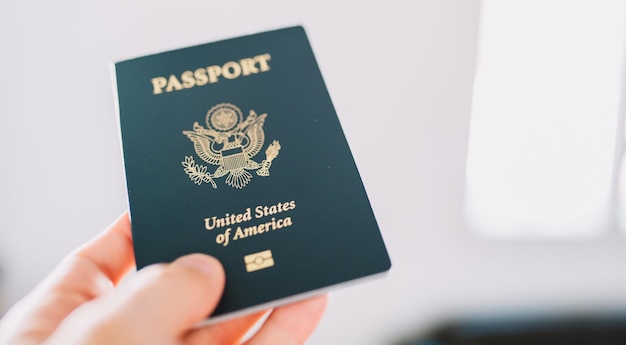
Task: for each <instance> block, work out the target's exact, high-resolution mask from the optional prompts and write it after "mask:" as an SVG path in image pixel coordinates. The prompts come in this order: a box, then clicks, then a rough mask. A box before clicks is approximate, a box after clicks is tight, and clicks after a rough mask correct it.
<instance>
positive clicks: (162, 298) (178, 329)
mask: <svg viewBox="0 0 626 345" xmlns="http://www.w3.org/2000/svg"><path fill="white" fill-rule="evenodd" d="M224 281H225V277H224V269H223V268H222V265H221V264H220V263H219V261H217V259H215V258H213V257H210V256H208V255H204V254H191V255H187V256H183V257H181V258H179V259H178V260H176V261H174V262H173V263H171V264H168V265H165V264H162V265H153V266H150V267H147V268H146V269H143V270H141V271H139V273H138V274H137V275H136V276H135V277H133V279H131V281H129V284H124V285H122V286H121V287H120V289H118V290H116V291H115V293H114V294H112V295H111V296H108V297H109V298H110V299H111V300H112V301H113V303H115V308H117V309H119V310H118V311H117V312H115V313H114V316H115V315H116V314H117V315H119V314H120V313H121V315H120V316H122V318H121V319H123V320H131V321H132V322H134V323H136V324H137V326H138V327H137V328H138V329H154V330H155V332H160V334H163V335H165V336H166V338H165V339H168V337H170V336H172V335H174V336H177V337H181V336H182V335H183V334H184V333H187V331H188V330H190V329H191V328H192V327H193V326H194V325H196V324H197V323H198V322H200V321H202V320H204V319H205V318H206V317H207V316H209V315H210V313H211V312H213V310H214V309H215V307H216V306H217V303H218V302H219V300H220V297H221V296H222V292H223V290H224Z"/></svg>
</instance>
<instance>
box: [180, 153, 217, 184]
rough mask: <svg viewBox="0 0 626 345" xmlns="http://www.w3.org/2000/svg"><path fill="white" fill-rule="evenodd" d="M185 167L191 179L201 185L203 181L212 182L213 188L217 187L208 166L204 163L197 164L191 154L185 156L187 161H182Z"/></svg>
mask: <svg viewBox="0 0 626 345" xmlns="http://www.w3.org/2000/svg"><path fill="white" fill-rule="evenodd" d="M182 164H183V166H184V167H185V172H186V173H187V175H188V176H189V179H190V180H192V181H193V183H195V184H197V185H201V184H202V182H205V183H211V185H212V186H213V188H217V184H215V181H213V179H212V178H211V174H210V173H208V172H207V167H206V166H204V165H199V164H196V162H195V161H194V160H193V157H191V156H185V161H184V162H182Z"/></svg>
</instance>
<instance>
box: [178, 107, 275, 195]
mask: <svg viewBox="0 0 626 345" xmlns="http://www.w3.org/2000/svg"><path fill="white" fill-rule="evenodd" d="M266 118H267V114H261V115H257V114H256V113H255V112H254V110H250V114H249V115H248V117H247V118H246V119H245V120H244V119H243V115H242V113H241V110H240V109H239V108H238V107H237V106H235V105H233V104H230V103H220V104H217V105H215V106H213V107H212V108H211V109H209V111H208V112H207V115H206V125H207V128H205V127H203V126H202V125H200V124H198V122H194V124H193V130H191V131H183V134H185V135H186V136H187V137H188V138H189V139H190V140H191V142H193V147H194V149H195V151H196V155H198V157H200V159H202V160H203V161H205V162H207V163H209V164H212V165H216V166H217V169H216V170H215V172H213V173H209V172H208V168H207V167H206V166H203V165H199V164H196V162H195V161H194V159H193V157H192V156H186V157H185V160H184V161H183V162H182V165H183V167H184V170H185V173H187V175H188V176H189V178H190V179H191V180H192V181H193V182H194V183H196V184H198V185H200V184H202V183H203V182H204V183H211V185H212V186H213V188H217V184H216V183H215V181H214V180H213V179H215V178H219V177H222V176H225V175H228V176H227V177H226V184H228V185H229V186H231V187H234V188H239V189H241V188H243V187H245V186H246V185H247V184H248V182H250V180H252V175H251V174H250V173H249V172H248V171H247V170H256V173H257V175H259V176H269V169H270V166H271V165H272V160H274V158H276V156H278V153H279V151H280V143H279V142H278V141H277V140H274V141H273V142H272V143H271V144H270V145H268V147H267V149H266V151H265V155H266V158H265V159H264V160H263V161H262V162H261V163H257V162H255V161H254V160H252V158H253V157H254V156H256V155H257V154H258V153H259V152H260V151H261V149H262V148H263V144H264V142H265V132H263V124H264V123H265V119H266Z"/></svg>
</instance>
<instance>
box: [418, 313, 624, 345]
mask: <svg viewBox="0 0 626 345" xmlns="http://www.w3.org/2000/svg"><path fill="white" fill-rule="evenodd" d="M504 344H506V345H519V344H533V345H544V344H545V345H560V344H564V345H613V344H615V345H618V344H619V345H624V344H626V314H611V315H592V316H589V315H587V316H576V317H571V316H569V317H524V318H511V317H506V318H492V319H477V320H469V321H460V322H455V323H452V324H449V325H446V326H444V327H441V328H438V329H436V330H435V331H434V332H432V333H429V334H428V335H426V336H424V337H420V340H415V341H412V342H408V343H406V345H504Z"/></svg>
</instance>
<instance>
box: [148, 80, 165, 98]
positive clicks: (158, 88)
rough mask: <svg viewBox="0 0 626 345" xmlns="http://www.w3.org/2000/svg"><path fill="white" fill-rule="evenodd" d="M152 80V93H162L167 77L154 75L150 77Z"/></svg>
mask: <svg viewBox="0 0 626 345" xmlns="http://www.w3.org/2000/svg"><path fill="white" fill-rule="evenodd" d="M150 81H151V82H152V93H153V94H155V95H158V94H160V93H163V88H164V87H165V86H166V85H167V79H165V78H164V77H156V78H152V79H150Z"/></svg>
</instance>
